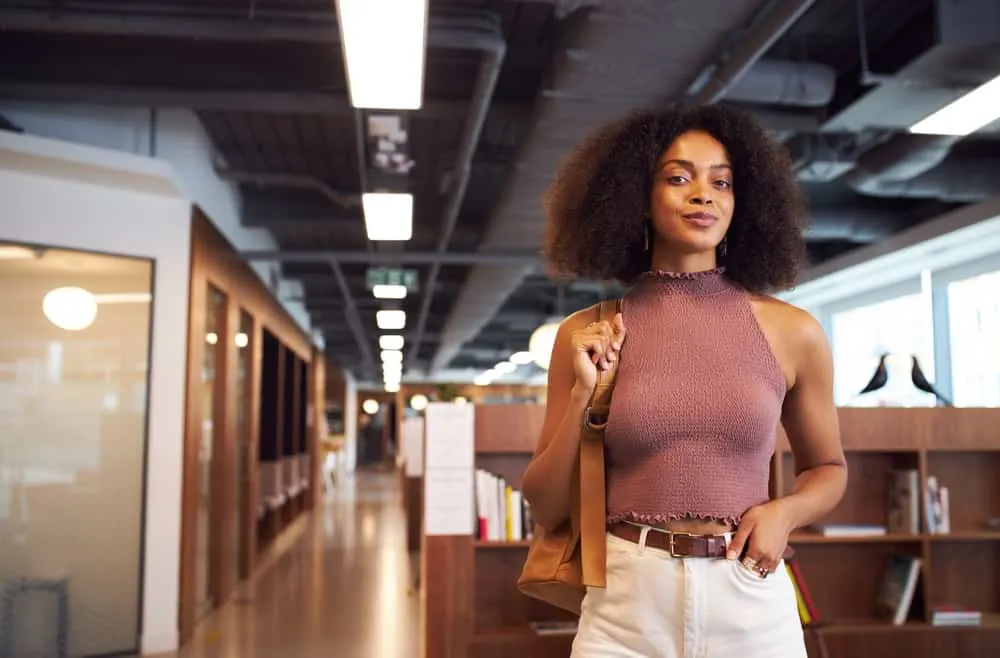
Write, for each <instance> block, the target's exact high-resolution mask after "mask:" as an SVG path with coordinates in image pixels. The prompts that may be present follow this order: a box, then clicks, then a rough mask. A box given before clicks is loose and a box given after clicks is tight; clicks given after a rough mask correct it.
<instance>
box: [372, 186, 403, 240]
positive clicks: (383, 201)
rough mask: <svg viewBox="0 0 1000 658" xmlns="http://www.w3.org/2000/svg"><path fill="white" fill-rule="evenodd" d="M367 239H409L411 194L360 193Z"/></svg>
mask: <svg viewBox="0 0 1000 658" xmlns="http://www.w3.org/2000/svg"><path fill="white" fill-rule="evenodd" d="M361 207H362V209H363V210H364V213H365V227H366V228H367V230H368V239H369V240H409V239H410V238H411V237H413V195H412V194H396V193H391V192H368V193H366V194H362V195H361Z"/></svg>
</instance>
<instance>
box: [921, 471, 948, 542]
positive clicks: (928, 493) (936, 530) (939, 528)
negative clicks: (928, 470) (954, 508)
mask: <svg viewBox="0 0 1000 658" xmlns="http://www.w3.org/2000/svg"><path fill="white" fill-rule="evenodd" d="M924 511H925V512H926V517H927V518H926V523H927V532H928V533H930V534H932V535H946V534H948V533H949V532H951V514H950V511H949V509H948V487H942V486H941V483H940V482H938V479H937V478H936V477H935V476H933V475H928V476H927V486H926V487H925V489H924Z"/></svg>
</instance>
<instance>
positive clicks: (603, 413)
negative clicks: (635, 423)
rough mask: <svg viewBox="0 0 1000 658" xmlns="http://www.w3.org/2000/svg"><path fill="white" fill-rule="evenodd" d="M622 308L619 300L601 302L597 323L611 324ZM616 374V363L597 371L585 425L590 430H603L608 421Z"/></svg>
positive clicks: (598, 308)
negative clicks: (605, 322)
mask: <svg viewBox="0 0 1000 658" xmlns="http://www.w3.org/2000/svg"><path fill="white" fill-rule="evenodd" d="M621 308H622V302H621V299H612V300H606V301H603V302H601V303H600V304H599V305H598V307H597V319H598V320H599V321H607V322H612V321H613V320H614V317H615V314H616V313H620V312H621ZM617 374H618V361H615V362H614V363H613V364H611V367H610V368H609V369H607V370H602V371H598V373H597V385H596V386H594V392H593V393H591V395H590V404H589V405H588V411H587V424H588V425H590V426H591V428H592V429H598V428H603V426H604V425H605V424H606V423H607V421H608V413H609V411H610V409H611V394H612V393H613V392H614V388H615V377H616V375H617Z"/></svg>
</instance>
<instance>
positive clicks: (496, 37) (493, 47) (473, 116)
mask: <svg viewBox="0 0 1000 658" xmlns="http://www.w3.org/2000/svg"><path fill="white" fill-rule="evenodd" d="M493 23H494V25H493V28H492V29H490V30H489V31H483V32H481V33H479V34H476V33H475V32H473V33H472V34H471V35H469V34H468V33H466V32H462V31H456V30H444V29H442V30H435V31H434V32H433V33H428V45H434V46H440V47H448V48H459V47H464V48H472V49H475V50H480V51H482V60H481V61H480V64H479V73H478V75H477V76H476V86H475V87H474V90H473V94H472V101H471V102H470V106H471V107H470V110H469V118H468V119H467V120H466V122H465V132H464V134H463V135H462V140H461V142H460V143H459V147H458V157H457V159H456V162H455V172H456V174H457V176H455V180H456V183H455V185H454V187H453V188H452V192H451V196H450V197H449V198H448V201H447V203H446V205H445V212H444V222H443V223H444V226H443V228H442V230H441V235H440V236H439V238H438V244H437V253H438V254H443V253H445V252H446V251H447V249H448V244H449V243H450V242H451V235H452V232H453V231H454V230H455V223H456V222H457V221H458V215H459V212H460V211H461V208H462V202H463V201H464V199H465V191H466V188H467V187H468V185H469V178H470V174H471V172H472V160H473V157H474V156H475V153H476V146H477V145H478V144H479V137H480V135H481V134H482V131H483V124H485V123H486V115H487V114H488V113H489V110H490V101H491V100H492V98H493V91H494V90H495V89H496V84H497V78H498V77H499V76H500V68H501V67H502V66H503V60H504V57H505V55H506V53H507V44H506V42H505V41H504V40H503V36H502V33H501V31H500V21H499V19H498V18H496V17H493ZM432 34H433V38H432ZM535 260H537V256H535ZM480 262H481V261H480ZM440 272H441V261H440V260H435V261H434V262H433V263H432V264H431V269H430V272H429V273H428V275H427V281H426V282H425V283H424V291H423V296H422V299H421V304H420V312H419V314H418V316H417V323H416V328H415V331H414V339H413V343H412V344H411V346H410V349H409V351H408V357H407V365H409V366H411V367H412V365H413V363H414V361H415V360H416V358H417V354H419V352H420V344H421V343H422V342H423V336H424V330H425V329H426V327H427V318H428V316H429V315H430V308H431V303H432V301H433V299H434V290H435V288H436V287H437V280H438V275H439V274H440Z"/></svg>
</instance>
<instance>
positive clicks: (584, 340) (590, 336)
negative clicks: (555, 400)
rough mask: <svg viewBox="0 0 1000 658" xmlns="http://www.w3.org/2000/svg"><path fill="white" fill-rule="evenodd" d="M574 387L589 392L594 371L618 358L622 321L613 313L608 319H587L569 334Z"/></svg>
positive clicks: (619, 314)
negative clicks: (590, 320)
mask: <svg viewBox="0 0 1000 658" xmlns="http://www.w3.org/2000/svg"><path fill="white" fill-rule="evenodd" d="M572 340H573V371H574V373H575V374H576V384H575V385H574V388H576V389H578V390H580V391H583V392H586V393H592V392H593V391H594V387H595V386H596V385H597V373H598V371H603V370H608V369H609V368H610V367H611V364H612V363H615V362H616V361H618V358H619V353H620V352H621V348H622V343H623V341H624V340H625V320H624V319H623V318H622V314H621V313H616V314H615V317H614V318H612V320H611V322H608V321H607V320H602V321H599V322H591V323H590V324H588V325H587V326H586V327H583V328H582V329H577V330H576V331H574V332H573V334H572Z"/></svg>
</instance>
